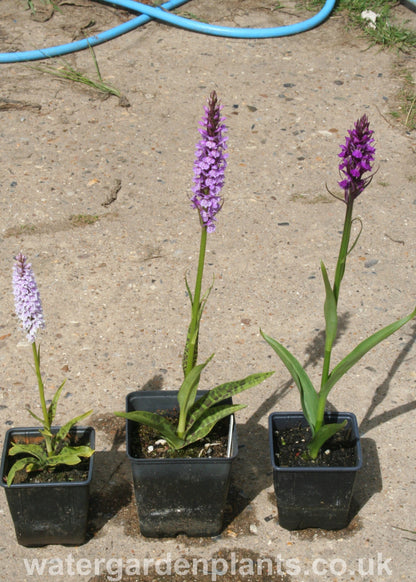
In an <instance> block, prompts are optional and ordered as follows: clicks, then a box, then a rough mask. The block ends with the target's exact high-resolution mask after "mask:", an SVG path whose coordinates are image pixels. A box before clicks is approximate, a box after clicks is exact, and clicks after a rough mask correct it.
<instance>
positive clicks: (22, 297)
mask: <svg viewBox="0 0 416 582" xmlns="http://www.w3.org/2000/svg"><path fill="white" fill-rule="evenodd" d="M13 294H14V302H15V308H16V314H17V315H18V317H19V318H20V319H21V321H22V324H23V329H24V330H25V331H26V332H27V339H28V340H29V342H30V343H33V342H34V341H35V340H36V333H37V331H38V329H39V328H40V327H45V321H44V319H43V311H42V305H41V302H40V295H39V291H38V287H37V285H36V281H35V276H34V274H33V271H32V266H31V264H30V263H27V262H26V257H25V256H24V255H22V253H19V254H18V255H17V257H16V262H15V264H14V267H13Z"/></svg>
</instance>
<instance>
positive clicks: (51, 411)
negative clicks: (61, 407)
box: [48, 379, 66, 426]
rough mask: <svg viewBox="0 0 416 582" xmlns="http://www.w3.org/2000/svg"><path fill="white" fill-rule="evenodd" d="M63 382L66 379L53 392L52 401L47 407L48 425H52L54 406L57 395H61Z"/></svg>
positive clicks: (56, 404)
mask: <svg viewBox="0 0 416 582" xmlns="http://www.w3.org/2000/svg"><path fill="white" fill-rule="evenodd" d="M65 382H66V379H65V380H64V381H63V382H62V384H61V385H60V386H59V388H58V390H57V391H56V392H55V394H54V396H53V398H52V402H51V403H50V405H49V408H48V420H49V426H52V424H53V421H54V419H55V414H56V407H57V406H58V400H59V397H60V395H61V392H62V388H63V387H64V386H65Z"/></svg>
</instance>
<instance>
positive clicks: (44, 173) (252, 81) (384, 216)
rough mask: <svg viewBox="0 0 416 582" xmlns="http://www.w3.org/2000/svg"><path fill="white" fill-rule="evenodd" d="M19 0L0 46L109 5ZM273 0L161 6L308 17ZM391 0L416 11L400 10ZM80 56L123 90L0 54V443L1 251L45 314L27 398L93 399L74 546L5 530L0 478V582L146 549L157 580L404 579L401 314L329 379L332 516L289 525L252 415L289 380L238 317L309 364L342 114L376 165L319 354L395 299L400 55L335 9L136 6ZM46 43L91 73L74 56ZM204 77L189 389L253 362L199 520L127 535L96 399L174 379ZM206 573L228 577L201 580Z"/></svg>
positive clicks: (67, 26) (407, 432) (387, 317)
mask: <svg viewBox="0 0 416 582" xmlns="http://www.w3.org/2000/svg"><path fill="white" fill-rule="evenodd" d="M24 5H25V2H23V0H22V1H21V2H16V1H15V0H2V2H1V4H0V16H1V18H0V50H1V51H4V52H5V51H16V50H24V49H33V48H41V47H45V46H51V45H54V44H59V43H60V42H68V41H69V40H71V39H72V38H79V37H80V35H82V34H83V33H82V30H87V28H88V25H90V26H91V27H92V28H91V30H92V31H93V32H94V31H96V32H98V31H100V30H105V29H106V28H109V27H110V26H115V25H117V24H120V23H121V22H124V21H125V20H126V19H127V18H129V15H128V14H126V13H123V12H122V11H120V10H115V9H113V8H109V7H107V6H103V5H100V4H97V3H94V2H89V1H86V0H74V1H73V2H71V3H69V2H62V3H61V11H60V12H58V11H56V12H55V13H54V14H53V16H52V18H49V19H48V20H45V21H44V22H36V21H33V20H31V19H30V14H29V12H28V11H25V10H24ZM283 5H284V8H283V9H281V10H273V7H275V6H276V3H275V2H272V1H269V0H262V1H259V0H230V1H227V2H212V1H211V2H210V1H209V0H194V1H193V2H190V3H188V4H187V5H185V6H184V7H183V8H182V9H180V10H179V12H180V13H182V14H187V15H188V16H192V17H195V18H198V19H201V20H208V21H209V22H216V23H218V24H224V25H230V26H279V25H281V24H287V23H291V22H294V21H297V20H300V19H302V18H306V17H308V16H310V13H306V12H304V11H302V10H301V9H300V8H299V7H296V6H295V5H294V4H293V3H291V2H284V3H283ZM396 11H397V15H398V17H399V18H402V19H404V18H406V19H408V20H409V23H410V26H413V27H415V26H416V15H415V14H414V13H413V12H411V11H410V10H408V9H406V8H404V7H398V8H397V9H396ZM86 27H87V28H86ZM88 34H90V33H89V32H88ZM95 54H96V57H97V60H98V63H99V66H100V70H101V75H102V77H103V79H105V80H106V81H108V82H110V83H112V84H113V85H114V86H116V87H117V88H118V89H119V90H120V91H121V92H122V94H123V95H124V96H125V99H124V100H123V102H121V103H120V101H119V99H118V98H117V97H109V98H108V99H103V98H102V97H101V96H100V95H99V94H97V93H96V92H94V91H92V90H91V89H88V88H86V87H85V86H84V85H81V84H75V83H71V82H65V81H62V80H58V79H55V78H53V77H51V76H49V75H46V74H44V73H42V72H40V71H38V70H36V69H34V68H33V67H31V66H29V65H28V64H13V65H11V64H3V65H1V77H0V119H1V128H0V188H1V190H0V192H1V195H0V296H1V301H0V314H1V319H0V328H1V329H0V424H1V426H2V427H3V431H2V433H0V440H1V442H3V440H4V434H5V431H6V430H7V429H8V428H9V427H10V426H25V425H30V424H31V420H30V417H29V415H28V413H27V412H26V410H25V408H26V406H32V407H34V409H35V411H36V406H37V393H36V379H35V376H34V373H33V370H32V368H31V351H30V348H29V347H28V345H27V343H26V341H25V338H24V336H23V334H22V332H21V330H20V328H19V324H18V321H17V320H16V317H15V315H14V305H13V296H12V288H11V273H12V264H13V257H14V256H15V255H16V254H17V253H18V252H19V251H22V252H24V253H25V254H26V255H27V256H28V257H29V259H30V260H31V262H32V265H33V268H34V271H35V274H36V277H37V281H38V284H39V288H40V292H41V297H42V302H43V308H44V312H45V318H46V322H47V327H46V329H45V330H44V331H43V332H42V334H41V348H42V367H43V371H44V376H45V381H46V384H47V386H48V388H47V390H48V395H51V394H52V393H53V389H54V388H56V387H57V386H59V384H60V382H61V381H62V379H63V378H64V377H66V378H67V384H66V386H65V393H64V396H63V398H62V400H61V403H60V407H59V410H58V418H57V420H58V422H59V421H60V420H62V421H63V420H65V419H66V418H68V417H69V415H73V414H78V413H81V412H83V411H84V410H87V409H88V408H91V407H92V408H94V414H93V416H92V419H91V424H92V425H93V426H95V428H96V429H97V453H96V471H95V475H94V480H93V486H92V501H91V509H92V512H91V513H92V515H91V524H90V536H89V540H88V542H87V543H86V544H84V545H83V546H80V547H75V548H66V547H62V546H48V547H44V548H39V549H28V548H24V547H21V546H19V545H18V544H17V543H16V540H15V536H14V530H13V525H12V521H11V518H10V515H9V511H8V507H7V503H6V499H5V495H4V492H3V493H1V495H0V532H1V538H0V557H1V565H2V567H1V569H0V580H8V581H15V582H24V581H28V582H29V581H30V582H32V581H33V582H35V581H37V580H42V581H44V582H51V581H55V580H65V582H67V581H68V580H74V581H77V582H81V581H83V580H86V581H90V582H92V581H95V582H98V580H100V581H102V582H104V581H106V580H125V581H127V580H128V581H130V582H133V581H134V580H138V579H140V577H139V576H133V574H135V573H134V572H133V571H132V570H131V569H130V571H129V570H128V569H127V567H128V566H131V567H132V565H133V562H132V561H131V560H137V561H140V562H141V563H142V564H143V563H144V561H145V560H151V559H153V560H157V559H161V560H165V561H166V562H160V563H159V565H160V564H165V565H166V564H167V562H168V561H169V560H170V561H171V563H172V564H173V565H174V566H175V567H176V570H177V578H175V580H176V579H177V580H182V579H183V580H186V582H190V581H191V580H211V579H215V578H216V577H217V579H219V580H220V579H222V580H226V579H227V580H235V581H237V580H268V579H270V580H274V581H276V582H278V581H284V582H288V581H292V580H293V581H295V582H304V581H305V582H306V581H312V582H319V581H320V580H325V581H335V580H336V581H338V580H342V581H344V580H345V581H347V580H348V581H359V580H366V581H369V582H382V581H383V582H385V581H392V582H398V581H401V580H405V581H411V580H414V571H415V565H416V564H415V540H416V538H415V534H414V533H411V532H412V531H413V532H414V529H415V507H414V500H415V448H414V442H415V437H416V434H415V422H414V421H415V408H416V400H415V386H416V368H415V357H416V350H415V345H414V331H415V326H414V325H412V324H409V325H407V326H406V327H405V328H403V329H402V330H401V331H400V332H399V333H397V334H396V335H394V336H392V337H391V338H390V339H388V340H387V341H386V342H384V344H382V345H381V346H379V347H377V348H376V349H375V350H374V351H373V352H372V353H370V354H368V355H367V356H366V358H365V359H364V360H363V361H362V362H360V363H359V364H358V365H357V366H356V367H355V368H354V369H353V370H352V371H351V372H350V373H349V374H348V375H347V376H346V377H345V378H344V379H343V380H342V381H341V382H340V384H339V385H337V387H336V388H335V389H334V391H333V392H332V394H331V396H330V405H331V406H332V407H333V408H336V409H337V410H341V411H352V412H354V413H355V414H356V415H357V418H358V421H359V424H360V431H361V435H362V437H363V449H364V460H365V461H364V468H363V470H362V472H361V474H360V476H359V479H358V482H357V484H356V485H357V486H356V491H355V494H354V507H355V508H356V511H355V515H354V517H353V519H352V522H351V525H350V526H349V527H348V528H347V529H346V530H342V531H338V532H326V531H321V530H305V531H301V532H289V531H286V530H284V529H282V528H281V527H280V526H279V524H278V520H277V509H276V504H275V500H274V493H273V485H272V473H271V467H270V460H269V453H268V436H267V419H268V414H269V413H270V412H271V411H274V410H298V409H299V398H298V393H297V389H296V387H295V386H294V385H293V383H292V381H291V379H290V377H289V375H288V373H287V371H286V370H285V369H284V367H283V366H282V365H281V364H280V363H279V361H278V360H277V356H276V355H275V354H274V352H272V351H271V349H270V348H269V346H267V344H266V343H265V342H264V341H263V340H262V338H261V336H260V334H259V328H260V327H261V328H262V329H263V330H264V331H265V332H266V333H268V334H269V335H271V336H273V337H275V338H276V339H278V340H279V341H282V342H284V344H285V345H286V346H287V347H288V348H289V349H291V350H293V352H294V353H295V354H296V355H297V357H298V358H299V359H300V361H302V362H305V364H306V366H307V370H308V371H309V373H310V374H311V375H312V377H313V378H314V379H316V381H317V382H318V381H319V369H320V363H321V360H320V355H319V354H320V351H319V350H320V348H321V347H322V330H323V326H324V323H323V313H322V305H323V299H324V290H323V284H322V281H321V275H320V269H319V265H320V260H321V259H322V260H324V261H325V264H326V266H327V268H328V270H329V272H330V276H331V277H332V275H333V270H334V266H335V261H336V257H337V253H338V246H339V241H340V231H341V229H342V223H343V217H344V207H343V204H342V203H340V202H337V201H336V200H335V199H334V198H332V197H331V196H330V195H329V194H328V193H327V190H326V184H327V186H328V188H330V189H331V190H333V191H337V189H338V186H337V180H338V179H339V178H338V160H339V159H338V157H337V155H338V153H339V151H340V150H339V145H340V144H341V143H343V142H344V137H345V135H346V132H347V130H348V129H349V128H350V127H352V125H353V123H354V122H355V121H356V120H357V119H358V118H359V117H361V115H363V114H364V113H365V114H367V115H368V117H369V119H370V124H371V127H372V129H374V132H375V138H376V148H377V154H376V166H377V168H378V171H377V174H376V175H375V177H374V179H373V182H372V184H371V185H370V187H369V188H368V189H367V190H366V191H365V193H364V194H363V195H362V196H361V197H360V198H359V199H358V200H357V203H356V208H355V213H356V215H357V216H360V217H361V219H362V221H363V225H364V228H363V232H362V235H361V237H360V239H359V242H358V244H357V246H356V247H355V249H354V251H353V252H352V254H351V256H350V258H349V262H348V267H347V272H346V275H345V279H344V283H343V289H342V291H341V299H340V314H341V321H342V326H341V330H340V336H339V340H338V342H337V345H336V349H335V353H334V358H335V359H336V360H338V359H339V358H341V357H342V356H343V355H345V354H346V353H347V352H348V351H349V350H350V349H351V348H352V347H353V346H354V345H355V344H356V343H358V342H359V341H360V340H361V339H362V338H364V337H366V336H367V335H369V334H371V333H373V332H374V331H376V330H377V329H379V328H380V327H382V326H383V325H387V324H388V323H389V322H391V321H393V320H395V319H398V318H399V317H402V316H404V315H405V314H407V313H409V312H410V311H411V310H412V309H413V307H414V304H415V298H416V293H415V285H414V280H415V244H416V243H415V211H416V193H415V183H416V169H415V168H416V166H415V151H416V134H415V132H412V131H406V129H405V128H404V127H403V125H401V124H399V123H398V122H397V121H395V119H394V118H393V117H392V116H391V111H392V110H395V109H397V95H398V93H399V91H400V88H401V84H402V77H401V72H403V71H404V70H407V71H410V72H412V73H414V72H415V61H414V54H413V55H412V54H405V53H399V52H398V51H395V50H380V48H379V47H374V46H369V43H368V41H366V40H364V39H363V38H362V37H361V36H360V34H359V33H358V32H357V31H356V30H355V29H352V28H350V27H348V26H347V20H346V17H345V16H344V15H342V14H334V15H332V16H331V17H330V18H329V20H328V21H327V22H325V23H324V24H323V25H321V26H319V27H318V28H316V29H314V30H312V31H309V32H307V33H303V34H300V35H296V36H292V37H284V38H276V39H269V40H238V39H235V40H232V39H227V38H215V37H208V36H204V35H200V34H195V33H191V32H186V31H183V30H180V29H177V28H173V27H169V26H166V25H163V24H160V23H155V22H151V23H149V24H147V25H146V26H144V27H142V28H140V29H138V30H136V31H133V32H131V33H129V34H127V35H125V36H122V37H119V38H118V39H116V40H114V41H111V42H109V43H106V44H104V45H101V46H99V47H97V48H96V49H95ZM65 60H66V62H67V63H69V64H70V65H71V66H72V67H73V68H76V69H80V70H83V71H85V72H86V73H87V74H89V75H90V76H92V77H94V76H95V68H94V63H93V60H92V57H91V54H90V53H89V51H84V52H80V53H76V54H73V55H69V56H67V57H65ZM34 64H35V63H34ZM38 64H39V63H38ZM54 64H55V65H56V66H61V65H62V61H61V60H56V63H54ZM212 89H215V90H216V91H217V93H218V95H219V97H220V98H221V100H222V102H223V104H224V114H225V115H226V117H227V125H228V127H229V160H228V168H227V173H226V185H225V188H224V191H223V194H224V207H223V209H222V211H221V213H220V215H219V216H218V227H217V232H216V233H215V234H213V235H211V236H209V240H208V253H207V266H206V273H205V284H206V285H208V284H209V282H210V281H211V279H212V277H213V276H215V283H214V288H213V291H212V293H211V296H210V299H209V302H208V305H207V309H206V311H205V314H204V317H203V321H202V324H201V342H200V349H201V354H200V359H201V361H202V359H203V358H206V357H208V355H210V354H211V353H212V352H214V351H215V358H214V360H213V361H212V362H211V363H210V365H209V366H208V368H207V369H206V370H205V372H204V375H203V378H202V381H201V388H209V387H210V386H213V385H214V383H215V384H219V383H222V382H225V381H227V380H232V379H237V378H240V377H242V376H245V375H248V374H250V373H253V372H255V371H267V370H276V373H275V375H274V376H273V377H272V378H271V379H269V380H268V381H267V382H265V383H263V384H261V385H260V386H259V387H257V388H255V389H253V390H251V391H250V392H248V393H245V394H242V395H240V396H238V397H237V398H236V399H235V400H236V401H237V402H244V403H247V405H248V406H247V408H245V409H244V410H243V411H241V412H239V413H238V416H237V423H238V434H239V443H240V453H239V456H238V459H237V461H236V463H235V465H234V468H233V481H232V490H231V496H230V505H229V507H228V509H227V523H226V524H225V528H224V532H223V533H222V535H221V536H219V537H217V538H215V539H199V538H198V539H188V538H186V537H184V536H180V537H178V538H177V539H167V540H153V539H145V538H143V537H142V536H141V535H140V533H139V529H138V519H137V512H136V507H135V503H134V500H133V498H132V489H131V476H130V468H129V465H128V463H127V459H126V456H125V446H124V435H123V427H124V425H123V422H121V421H120V422H119V421H118V420H116V419H115V418H114V416H113V415H112V412H113V411H115V410H122V409H123V407H124V400H125V396H126V394H127V393H128V392H129V391H131V390H137V389H140V388H144V389H146V388H149V387H153V388H160V389H163V390H165V389H177V388H178V386H179V384H180V382H181V353H182V349H183V345H184V341H185V334H186V329H187V325H188V321H189V302H188V298H187V297H186V293H185V286H184V275H185V274H186V273H188V276H189V279H190V281H193V277H194V276H195V272H196V261H197V254H198V244H199V225H198V217H197V215H196V213H195V211H194V210H192V209H191V207H190V204H189V196H190V193H191V186H192V166H193V157H194V147H195V143H196V141H197V139H198V133H197V127H198V122H199V119H200V118H201V115H202V108H203V106H204V104H205V101H206V98H207V96H208V95H209V93H210V91H211V90H212ZM128 104H129V105H130V106H129V107H126V105H128ZM122 105H124V106H122ZM401 528H402V529H401ZM405 530H410V532H409V531H405ZM219 556H222V560H223V561H222V562H220V561H218V562H217V563H215V562H214V561H213V560H214V559H215V558H219ZM179 558H183V559H186V560H188V563H189V564H192V560H195V559H197V558H201V559H205V560H207V561H208V564H209V572H208V574H207V576H206V577H205V578H204V577H203V575H202V574H201V573H198V574H197V575H193V574H192V568H191V569H190V570H189V569H188V570H186V563H185V562H182V563H180V562H178V561H177V560H178V559H179ZM261 558H263V559H266V558H270V559H271V560H273V574H272V576H271V577H269V578H268V577H267V576H268V574H267V570H266V566H264V568H263V570H262V571H263V574H262V575H261V574H256V573H255V572H254V573H252V574H253V575H251V573H250V572H251V570H250V568H251V566H252V567H253V569H254V570H255V569H256V565H259V564H258V560H259V559H261ZM33 559H38V560H46V562H44V568H45V570H44V574H43V575H40V574H33V575H31V574H30V573H29V571H28V567H30V566H31V565H32V566H33V563H32V562H31V560H33ZM24 560H27V562H26V565H25V562H24ZM50 560H52V561H50ZM53 560H55V561H53ZM181 564H182V566H181ZM250 564H251V566H250ZM174 566H172V572H173V573H174ZM181 567H182V569H181ZM215 567H216V568H217V570H218V575H216V574H215ZM225 570H228V572H227V576H228V577H227V576H220V573H221V571H222V572H223V573H224V572H225ZM260 570H261V568H260ZM142 573H143V572H142ZM250 575H251V577H250ZM149 576H150V577H148V578H141V579H142V580H163V579H165V578H166V576H167V573H166V570H165V571H163V568H162V567H160V568H159V573H158V572H156V571H155V570H154V569H153V570H152V569H150V574H149Z"/></svg>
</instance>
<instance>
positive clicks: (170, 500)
mask: <svg viewBox="0 0 416 582" xmlns="http://www.w3.org/2000/svg"><path fill="white" fill-rule="evenodd" d="M177 394H178V392H177V391H169V392H160V391H148V392H131V393H130V394H128V395H127V402H126V404H127V406H126V408H127V411H128V412H130V411H132V410H147V411H149V412H156V411H161V410H171V409H173V408H176V407H177V405H178V401H177ZM203 394H204V392H203V391H200V392H198V393H197V396H202V395H203ZM233 420H234V419H232V420H231V419H230V426H231V429H230V432H231V449H230V456H229V457H226V458H220V457H218V458H189V459H187V458H179V459H178V458H175V459H155V458H152V459H142V458H136V457H133V455H132V435H133V431H135V430H136V431H137V423H136V422H132V421H129V420H127V454H128V457H129V459H130V462H131V467H132V473H133V483H134V491H135V495H136V502H137V508H138V514H139V522H140V532H141V533H142V534H143V535H144V536H147V537H173V536H176V535H178V534H186V535H188V536H215V535H218V534H219V533H220V532H221V530H222V527H223V514H224V508H225V505H226V501H227V496H228V490H229V485H230V478H231V465H232V462H233V460H234V459H235V457H236V456H237V452H238V445H237V433H236V429H235V425H234V422H233ZM231 423H232V424H231Z"/></svg>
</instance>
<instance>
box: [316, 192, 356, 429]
mask: <svg viewBox="0 0 416 582" xmlns="http://www.w3.org/2000/svg"><path fill="white" fill-rule="evenodd" d="M353 206H354V198H353V197H350V198H349V200H348V202H347V203H346V210H345V218H344V228H343V231H342V239H341V245H340V248H339V253H338V260H337V266H336V268H335V276H334V285H333V293H334V298H335V303H336V305H337V306H338V297H339V292H340V288H341V281H342V279H343V277H344V273H345V266H346V262H347V256H348V249H349V246H350V237H351V224H352V211H353ZM332 345H333V344H332V343H331V345H330V346H329V348H328V349H326V350H325V354H324V363H323V366H322V377H321V389H320V392H319V403H318V410H317V415H316V425H315V430H316V431H318V430H319V429H320V428H321V426H322V425H323V421H324V414H325V404H326V399H327V396H328V394H327V391H326V390H325V385H326V383H327V381H328V377H329V376H330V372H329V368H330V364H331V354H332Z"/></svg>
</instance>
